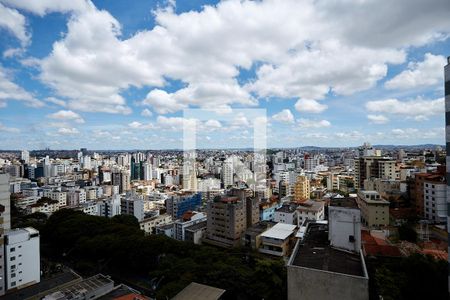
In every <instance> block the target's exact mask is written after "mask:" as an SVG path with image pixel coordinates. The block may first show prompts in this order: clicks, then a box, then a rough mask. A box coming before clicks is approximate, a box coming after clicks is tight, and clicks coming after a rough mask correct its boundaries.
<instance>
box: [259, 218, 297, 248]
mask: <svg viewBox="0 0 450 300" xmlns="http://www.w3.org/2000/svg"><path fill="white" fill-rule="evenodd" d="M296 228H297V226H296V225H290V224H283V223H277V224H275V225H274V226H273V227H271V228H270V229H268V230H266V231H265V232H263V233H262V234H261V245H260V247H259V249H258V251H259V252H261V253H265V254H270V255H275V256H286V255H289V254H290V251H291V243H292V240H293V238H294V237H295V232H296Z"/></svg>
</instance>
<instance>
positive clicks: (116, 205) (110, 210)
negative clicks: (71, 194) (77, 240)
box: [97, 195, 121, 218]
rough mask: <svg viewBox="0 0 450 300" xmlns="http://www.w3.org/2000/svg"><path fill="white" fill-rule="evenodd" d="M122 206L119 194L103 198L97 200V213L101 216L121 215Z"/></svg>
mask: <svg viewBox="0 0 450 300" xmlns="http://www.w3.org/2000/svg"><path fill="white" fill-rule="evenodd" d="M120 208H121V202H120V196H119V195H114V196H111V197H109V198H106V199H101V200H99V201H98V202H97V213H98V215H99V216H101V217H107V218H112V217H114V216H116V215H120V213H121V211H120Z"/></svg>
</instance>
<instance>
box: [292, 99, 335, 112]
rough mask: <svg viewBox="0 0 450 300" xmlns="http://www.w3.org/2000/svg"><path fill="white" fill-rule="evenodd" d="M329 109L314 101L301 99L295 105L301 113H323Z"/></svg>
mask: <svg viewBox="0 0 450 300" xmlns="http://www.w3.org/2000/svg"><path fill="white" fill-rule="evenodd" d="M327 108H328V106H327V105H325V104H320V103H319V102H318V101H316V100H314V99H299V100H298V101H297V102H296V103H295V109H296V110H297V111H299V112H309V113H321V112H323V111H324V110H326V109H327Z"/></svg>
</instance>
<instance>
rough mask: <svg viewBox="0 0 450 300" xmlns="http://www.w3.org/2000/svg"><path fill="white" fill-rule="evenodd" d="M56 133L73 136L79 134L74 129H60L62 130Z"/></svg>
mask: <svg viewBox="0 0 450 300" xmlns="http://www.w3.org/2000/svg"><path fill="white" fill-rule="evenodd" d="M58 133H59V134H61V135H75V134H79V133H80V132H79V131H78V129H76V128H66V127H62V128H59V129H58Z"/></svg>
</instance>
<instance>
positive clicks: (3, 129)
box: [0, 123, 20, 133]
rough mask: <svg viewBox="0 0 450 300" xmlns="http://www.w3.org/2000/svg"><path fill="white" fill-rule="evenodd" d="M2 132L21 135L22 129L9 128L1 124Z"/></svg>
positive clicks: (0, 129) (0, 130)
mask: <svg viewBox="0 0 450 300" xmlns="http://www.w3.org/2000/svg"><path fill="white" fill-rule="evenodd" d="M0 132H9V133H19V132H20V129H18V128H14V127H7V126H5V125H3V124H2V123H0Z"/></svg>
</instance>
